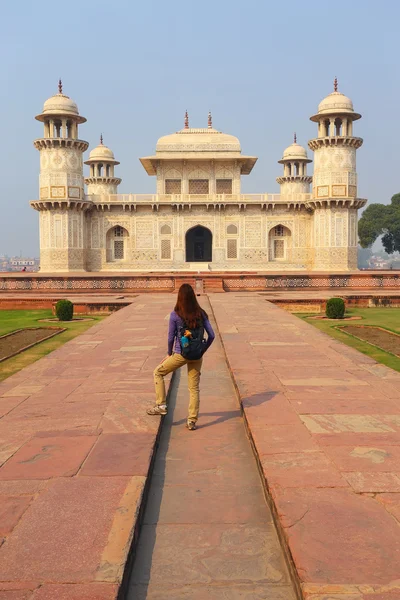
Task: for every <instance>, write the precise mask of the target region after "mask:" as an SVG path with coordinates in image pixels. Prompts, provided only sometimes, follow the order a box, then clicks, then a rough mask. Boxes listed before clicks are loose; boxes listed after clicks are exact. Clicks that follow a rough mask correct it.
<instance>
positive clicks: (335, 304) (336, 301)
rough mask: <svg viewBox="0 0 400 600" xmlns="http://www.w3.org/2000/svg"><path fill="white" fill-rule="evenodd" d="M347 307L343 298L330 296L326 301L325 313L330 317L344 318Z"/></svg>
mask: <svg viewBox="0 0 400 600" xmlns="http://www.w3.org/2000/svg"><path fill="white" fill-rule="evenodd" d="M345 309H346V306H345V303H344V300H343V299H342V298H330V299H329V300H328V302H327V303H326V311H325V314H326V316H327V317H328V319H343V317H344V311H345Z"/></svg>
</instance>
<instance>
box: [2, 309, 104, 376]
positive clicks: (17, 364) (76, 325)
mask: <svg viewBox="0 0 400 600" xmlns="http://www.w3.org/2000/svg"><path fill="white" fill-rule="evenodd" d="M52 316H53V315H52V312H51V310H0V335H4V334H6V333H11V332H12V331H15V330H16V329H23V328H24V327H49V326H52V325H57V322H54V323H39V319H47V318H51V317H52ZM102 319H104V317H93V320H92V321H82V322H81V323H80V322H78V321H76V322H70V323H68V322H63V323H60V326H61V327H65V328H66V329H67V331H63V332H62V333H60V334H59V335H57V336H55V337H54V338H51V339H50V340H47V341H44V342H41V343H40V344H38V345H37V346H34V347H33V348H30V349H29V350H25V352H22V353H21V354H18V355H17V356H14V357H12V358H9V359H8V360H5V361H3V362H1V363H0V381H2V380H3V379H6V377H9V376H10V375H12V374H13V373H16V372H17V371H19V370H20V369H23V368H24V367H26V366H27V365H30V364H31V363H33V362H35V361H36V360H39V358H42V356H45V355H46V354H49V353H50V352H52V351H53V350H55V349H56V348H59V347H60V346H62V345H63V344H65V342H68V341H69V340H72V339H73V338H74V337H76V336H77V335H79V334H80V333H83V332H84V331H86V330H87V329H89V327H92V326H93V325H94V324H95V323H97V322H98V321H101V320H102Z"/></svg>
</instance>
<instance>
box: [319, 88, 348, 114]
mask: <svg viewBox="0 0 400 600" xmlns="http://www.w3.org/2000/svg"><path fill="white" fill-rule="evenodd" d="M335 112H339V113H343V112H354V107H353V102H352V101H351V100H350V98H348V97H347V96H345V95H344V94H341V93H340V92H332V93H331V94H329V96H327V97H326V98H324V99H323V100H322V102H320V103H319V105H318V114H328V113H329V114H331V113H335Z"/></svg>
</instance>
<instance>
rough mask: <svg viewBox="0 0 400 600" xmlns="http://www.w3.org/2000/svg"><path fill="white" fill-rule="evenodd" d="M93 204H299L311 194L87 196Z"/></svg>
mask: <svg viewBox="0 0 400 600" xmlns="http://www.w3.org/2000/svg"><path fill="white" fill-rule="evenodd" d="M86 199H87V200H90V201H91V202H93V204H177V203H188V204H191V203H193V204H196V203H201V204H204V203H206V204H207V203H210V204H214V203H221V204H243V203H244V204H252V203H255V204H270V203H273V204H274V203H284V204H287V203H288V202H301V203H304V204H305V203H306V202H309V201H310V200H311V199H312V194H288V195H285V196H282V195H281V194H268V193H266V194H111V195H95V194H91V195H87V196H86Z"/></svg>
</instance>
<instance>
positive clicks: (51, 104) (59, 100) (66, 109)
mask: <svg viewBox="0 0 400 600" xmlns="http://www.w3.org/2000/svg"><path fill="white" fill-rule="evenodd" d="M42 114H43V115H71V114H72V115H76V116H79V111H78V107H77V105H76V103H75V102H74V101H73V100H71V98H69V97H68V96H65V94H56V95H55V96H52V97H51V98H49V99H48V100H46V102H45V103H44V105H43V113H42Z"/></svg>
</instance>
